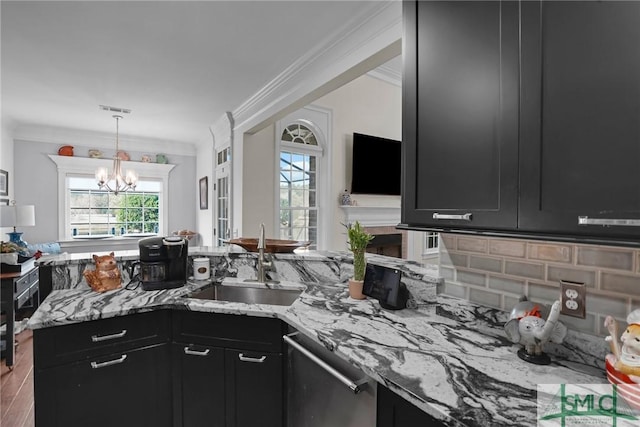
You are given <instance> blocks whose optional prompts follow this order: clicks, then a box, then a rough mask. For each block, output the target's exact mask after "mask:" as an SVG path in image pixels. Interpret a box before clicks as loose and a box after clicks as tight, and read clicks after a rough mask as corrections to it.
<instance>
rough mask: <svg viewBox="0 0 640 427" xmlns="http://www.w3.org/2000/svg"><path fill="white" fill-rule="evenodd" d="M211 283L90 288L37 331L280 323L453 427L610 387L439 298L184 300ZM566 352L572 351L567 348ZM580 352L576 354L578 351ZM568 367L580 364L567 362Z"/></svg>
mask: <svg viewBox="0 0 640 427" xmlns="http://www.w3.org/2000/svg"><path fill="white" fill-rule="evenodd" d="M207 283H208V282H196V281H191V282H189V283H188V284H187V285H186V286H184V287H182V288H178V289H171V290H161V291H142V290H140V289H136V290H126V289H119V290H115V291H109V292H106V293H104V294H98V293H95V292H93V291H91V290H90V289H88V288H76V289H69V290H58V291H54V292H52V293H51V294H50V295H49V296H48V297H47V298H46V300H45V301H43V303H42V304H41V306H40V308H39V309H38V310H37V311H36V312H35V313H34V315H33V317H32V318H31V319H30V321H29V325H28V326H29V327H30V328H32V329H37V328H46V327H51V326H58V325H65V324H71V323H77V322H83V321H89V320H95V319H102V318H108V317H114V316H121V315H126V314H131V313H136V312H143V311H150V310H155V309H162V308H172V309H185V310H193V311H204V312H214V313H228V314H238V315H250V316H262V317H275V318H280V319H282V320H283V321H285V322H287V323H288V324H290V325H291V326H293V327H294V328H296V329H298V330H299V331H300V332H302V333H304V334H305V335H307V336H309V337H311V338H313V339H315V340H316V341H318V342H320V343H322V344H323V345H324V346H325V347H327V348H328V349H329V350H332V351H333V352H335V353H336V354H337V355H338V356H340V357H342V358H344V359H346V360H348V361H350V362H351V363H352V364H353V365H355V366H357V367H359V368H360V369H361V370H362V371H363V372H365V373H366V374H367V375H369V376H371V377H372V378H374V379H375V380H377V381H378V382H380V383H381V384H384V385H385V386H387V387H388V388H390V389H392V390H394V391H395V392H396V393H398V394H399V395H400V396H402V397H404V398H405V399H407V400H408V401H410V402H412V403H413V404H415V405H416V406H418V407H420V408H421V409H422V410H424V411H425V412H427V413H429V414H431V415H432V416H434V417H436V418H439V419H443V420H445V421H446V422H447V423H451V424H452V425H464V426H485V425H492V426H502V425H523V426H525V425H526V426H529V425H534V424H535V422H536V418H537V402H536V396H537V394H536V387H537V384H561V383H565V384H593V383H606V377H605V373H604V371H603V370H602V369H598V368H595V367H590V366H588V365H587V364H581V363H576V362H575V360H579V359H580V355H577V354H576V355H573V356H575V357H571V359H567V358H564V357H559V356H554V357H553V362H552V364H551V365H548V366H536V365H532V364H529V363H526V362H524V361H522V360H520V359H519V358H518V357H517V356H516V354H515V353H516V351H517V347H516V346H513V345H512V344H511V342H510V341H508V340H507V339H506V337H505V335H504V331H503V325H504V322H505V321H506V317H505V316H506V313H504V312H501V311H500V310H495V309H490V308H485V307H480V306H477V305H475V304H472V303H469V302H467V301H464V300H460V299H457V298H453V297H446V296H442V295H439V296H438V297H437V303H435V304H430V305H426V306H420V307H419V308H417V309H405V310H400V311H388V310H384V309H381V307H380V306H379V304H378V303H377V301H376V300H373V299H366V300H362V301H358V300H353V299H351V298H349V296H348V292H347V288H346V286H345V284H343V283H339V284H336V283H305V285H306V290H305V291H304V292H303V293H302V295H301V296H300V298H299V299H298V300H297V301H296V302H295V303H294V304H293V305H291V306H288V307H285V306H270V305H255V304H242V303H230V302H221V301H208V300H196V299H189V298H184V297H183V296H184V295H186V294H188V293H190V292H192V291H194V290H196V289H199V288H201V287H203V286H205V285H207ZM566 347H567V348H566V351H567V352H569V353H571V352H572V351H574V350H573V349H572V348H571V345H570V343H569V344H567V346H566ZM576 352H577V350H576ZM568 360H574V361H573V362H569V361H568Z"/></svg>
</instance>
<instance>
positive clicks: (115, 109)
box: [98, 105, 131, 114]
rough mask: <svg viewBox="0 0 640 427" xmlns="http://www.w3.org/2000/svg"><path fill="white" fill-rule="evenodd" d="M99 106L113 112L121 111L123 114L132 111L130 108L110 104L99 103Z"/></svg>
mask: <svg viewBox="0 0 640 427" xmlns="http://www.w3.org/2000/svg"><path fill="white" fill-rule="evenodd" d="M98 108H100V109H101V110H103V111H111V112H113V113H121V114H130V113H131V109H129V108H120V107H112V106H110V105H98Z"/></svg>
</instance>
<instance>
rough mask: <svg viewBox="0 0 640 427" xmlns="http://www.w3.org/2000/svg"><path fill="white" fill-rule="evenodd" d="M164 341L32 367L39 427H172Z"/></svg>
mask: <svg viewBox="0 0 640 427" xmlns="http://www.w3.org/2000/svg"><path fill="white" fill-rule="evenodd" d="M169 349H170V347H169V345H168V344H160V345H155V346H151V347H147V348H141V349H136V350H130V351H127V352H125V353H117V354H111V355H109V356H101V357H99V358H96V359H95V360H86V361H81V362H75V363H71V364H67V365H60V366H56V367H53V368H47V369H41V370H36V371H35V378H34V383H35V402H36V405H35V421H36V425H37V426H38V427H48V426H52V427H69V426H92V427H113V426H120V427H145V426H148V427H158V426H167V427H169V426H171V375H170V372H171V366H170V354H169Z"/></svg>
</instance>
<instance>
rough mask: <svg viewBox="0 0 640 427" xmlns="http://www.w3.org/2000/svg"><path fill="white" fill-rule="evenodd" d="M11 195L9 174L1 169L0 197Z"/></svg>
mask: <svg viewBox="0 0 640 427" xmlns="http://www.w3.org/2000/svg"><path fill="white" fill-rule="evenodd" d="M8 195H9V172H7V171H6V170H2V169H0V196H8Z"/></svg>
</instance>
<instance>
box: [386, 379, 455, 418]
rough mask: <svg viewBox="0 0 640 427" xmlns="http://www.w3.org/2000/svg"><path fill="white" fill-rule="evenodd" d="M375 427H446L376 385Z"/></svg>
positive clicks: (389, 391)
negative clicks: (376, 407)
mask: <svg viewBox="0 0 640 427" xmlns="http://www.w3.org/2000/svg"><path fill="white" fill-rule="evenodd" d="M376 426H377V427H416V426H429V427H440V426H443V427H444V426H446V423H444V422H442V421H440V420H438V419H436V418H434V417H432V416H431V415H429V414H427V413H426V412H424V411H422V410H421V409H420V408H418V407H417V406H415V405H413V404H412V403H409V402H408V401H406V400H405V399H403V398H402V397H400V396H398V395H397V394H395V393H394V392H392V391H391V390H389V389H388V388H386V387H384V386H382V385H381V384H378V409H377V421H376Z"/></svg>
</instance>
